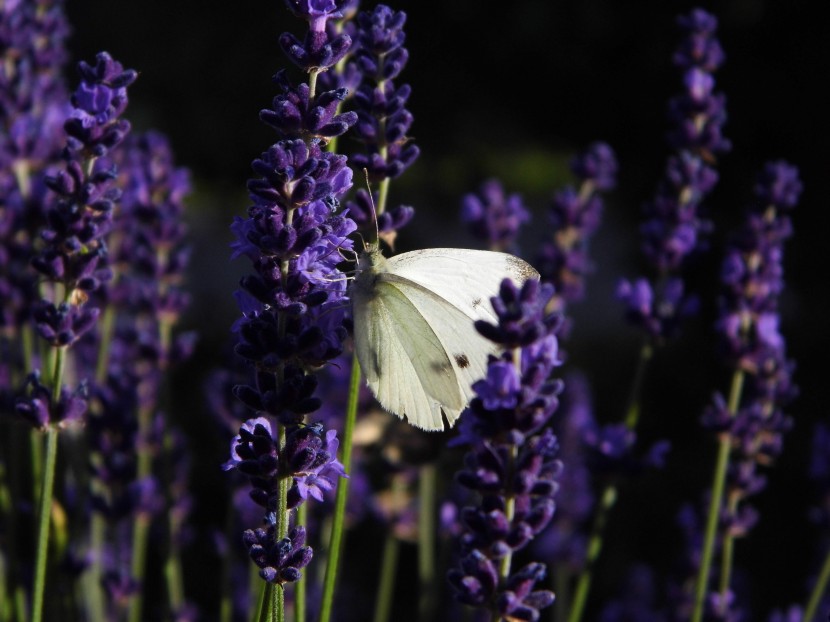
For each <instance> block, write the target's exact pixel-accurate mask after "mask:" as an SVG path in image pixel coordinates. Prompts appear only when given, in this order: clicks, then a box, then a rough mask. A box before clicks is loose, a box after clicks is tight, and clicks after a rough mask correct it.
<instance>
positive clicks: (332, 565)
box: [319, 356, 360, 622]
mask: <svg viewBox="0 0 830 622" xmlns="http://www.w3.org/2000/svg"><path fill="white" fill-rule="evenodd" d="M359 392H360V363H358V362H357V356H352V376H351V380H350V386H349V404H348V407H347V409H346V421H345V425H344V427H343V438H342V441H343V442H342V444H341V445H340V447H342V448H343V452H342V459H341V462H342V464H343V469H344V470H345V471H346V473H349V472H350V471H351V467H352V433H353V432H354V426H355V420H356V419H357V399H358V394H359ZM348 495H349V480H348V479H346V478H341V479H340V481H339V482H338V484H337V497H336V498H335V501H334V517H333V518H332V524H331V540H330V548H329V559H328V564H327V565H326V576H325V579H324V581H323V599H322V603H321V606H320V617H319V622H329V620H330V619H331V610H332V605H333V603H334V587H335V584H336V582H337V570H338V568H337V567H338V564H339V562H340V552H341V550H342V547H343V530H344V522H345V519H346V499H347V498H348Z"/></svg>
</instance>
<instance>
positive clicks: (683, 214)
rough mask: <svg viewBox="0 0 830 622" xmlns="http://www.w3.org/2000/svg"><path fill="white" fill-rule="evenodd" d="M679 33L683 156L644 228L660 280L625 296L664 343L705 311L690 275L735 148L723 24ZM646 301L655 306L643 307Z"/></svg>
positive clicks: (624, 291)
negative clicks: (721, 173)
mask: <svg viewBox="0 0 830 622" xmlns="http://www.w3.org/2000/svg"><path fill="white" fill-rule="evenodd" d="M678 25H679V26H680V28H681V30H682V31H683V35H684V37H683V39H682V40H681V42H680V44H679V46H678V49H677V52H676V53H675V55H674V63H675V65H676V66H677V67H678V68H679V69H680V70H681V72H682V81H683V91H682V92H681V93H680V94H678V95H677V96H676V97H675V98H673V99H672V100H671V101H670V102H669V117H670V120H671V122H672V124H673V127H672V129H671V130H670V132H669V142H670V144H671V145H672V147H673V148H674V149H675V152H674V153H673V154H672V155H671V156H670V157H669V159H668V162H667V163H666V171H665V175H664V178H663V179H662V180H661V181H660V183H659V185H658V187H657V191H656V193H655V196H654V198H653V199H652V200H651V201H650V202H649V203H647V204H646V205H645V207H644V214H645V217H646V219H645V221H644V222H643V224H642V226H641V234H642V236H643V253H644V255H645V257H646V260H647V261H648V263H649V265H650V267H651V268H652V270H653V272H654V273H655V275H656V277H655V278H653V279H648V280H645V279H640V280H638V281H628V280H624V281H621V283H620V285H619V287H618V289H617V297H618V298H619V300H620V301H621V302H622V303H623V304H624V306H625V308H626V317H627V319H628V320H629V321H630V322H631V323H633V324H635V325H638V326H640V327H641V328H642V329H643V330H644V332H645V333H646V335H647V336H648V338H649V339H651V340H655V341H658V342H659V341H661V340H664V339H666V338H669V337H672V336H674V335H676V333H677V332H678V329H679V326H680V321H681V320H682V319H683V318H684V317H686V316H688V315H690V314H693V313H695V312H696V310H697V304H696V301H695V300H694V298H693V296H691V295H690V294H689V293H688V292H687V291H686V286H685V283H684V280H683V278H682V271H683V269H684V268H685V267H686V266H687V264H688V263H689V262H690V260H691V259H692V258H694V256H695V255H697V254H698V253H700V252H701V251H703V250H705V248H706V242H705V239H706V238H705V236H706V235H707V234H708V233H709V232H710V230H711V228H712V225H711V223H710V222H709V221H708V220H707V219H706V218H705V215H704V214H703V206H704V200H705V199H706V197H707V195H709V194H710V193H711V192H712V190H713V188H714V187H715V184H716V183H717V181H718V174H717V170H716V169H715V168H714V166H713V165H714V163H715V161H716V157H717V156H718V155H719V154H721V153H726V152H727V151H729V150H730V148H731V145H730V143H729V141H728V140H727V139H726V138H724V137H723V134H722V128H723V125H724V123H725V122H726V103H725V101H726V100H725V98H724V96H723V94H721V93H717V92H716V91H715V88H714V87H715V80H714V75H713V74H714V72H715V71H716V70H717V69H718V68H719V67H720V65H721V63H722V62H723V59H724V55H723V51H722V49H721V47H720V43H719V42H718V40H717V39H716V38H715V30H716V28H717V19H716V18H715V17H714V16H713V15H711V14H709V13H707V12H706V11H703V10H701V9H695V10H693V11H691V12H690V13H689V14H688V15H684V16H681V17H679V18H678ZM646 298H648V299H651V300H653V302H651V303H649V304H643V303H644V301H645V299H646Z"/></svg>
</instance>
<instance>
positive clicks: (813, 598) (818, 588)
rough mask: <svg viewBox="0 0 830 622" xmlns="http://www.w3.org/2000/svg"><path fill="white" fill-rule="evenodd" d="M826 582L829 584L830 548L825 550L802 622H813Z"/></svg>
mask: <svg viewBox="0 0 830 622" xmlns="http://www.w3.org/2000/svg"><path fill="white" fill-rule="evenodd" d="M828 582H830V548H828V549H827V554H826V555H825V557H824V564H822V566H821V572H819V575H818V579H816V584H815V585H814V586H813V591H812V592H811V594H810V598H809V600H808V601H807V606H806V607H804V617H802V618H801V619H802V620H804V622H813V618H815V617H816V613H817V612H818V606H819V603H821V598H822V596H824V594H825V592H826V591H827V584H828Z"/></svg>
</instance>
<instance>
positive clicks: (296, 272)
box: [225, 0, 357, 584]
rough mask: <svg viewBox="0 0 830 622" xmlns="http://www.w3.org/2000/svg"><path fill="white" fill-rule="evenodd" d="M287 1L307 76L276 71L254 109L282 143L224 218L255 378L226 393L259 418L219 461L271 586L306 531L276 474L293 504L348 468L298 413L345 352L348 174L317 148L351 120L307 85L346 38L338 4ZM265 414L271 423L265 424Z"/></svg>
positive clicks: (242, 332) (292, 53)
mask: <svg viewBox="0 0 830 622" xmlns="http://www.w3.org/2000/svg"><path fill="white" fill-rule="evenodd" d="M286 4H287V6H288V7H289V8H290V9H291V10H292V11H293V12H294V13H295V14H296V15H297V16H299V17H301V18H303V19H305V20H306V21H307V22H308V24H309V33H308V35H307V37H306V39H305V41H304V42H300V41H299V40H298V39H296V38H295V37H294V36H293V35H290V34H284V35H283V36H282V37H281V39H280V41H281V44H282V46H283V49H284V50H285V52H286V54H287V55H288V56H289V58H290V59H291V60H292V61H293V62H294V63H295V64H297V65H299V66H300V67H302V68H304V69H306V70H307V71H308V72H309V75H310V81H309V83H308V84H301V85H299V86H298V87H296V88H294V87H292V86H290V85H289V84H288V82H287V79H286V77H285V73H284V72H280V73H279V74H277V76H276V81H277V83H278V84H279V85H280V86H281V89H282V94H281V95H278V96H277V97H276V98H275V99H274V102H273V106H272V108H271V109H270V110H265V111H263V112H262V113H261V114H260V117H261V119H262V120H263V121H264V122H266V123H267V124H269V125H271V126H272V127H274V128H275V129H277V130H278V132H279V134H280V135H281V136H283V137H284V138H285V140H281V141H280V142H278V143H276V144H274V145H272V146H271V147H270V148H269V149H268V150H267V151H266V152H264V153H263V154H262V155H261V156H260V157H259V158H257V159H255V160H254V162H253V164H252V168H253V170H254V172H255V174H256V175H257V176H258V177H257V178H256V179H251V180H249V182H248V190H249V196H250V198H251V201H252V202H253V204H252V205H251V206H250V207H249V208H248V217H247V218H246V219H242V218H236V219H235V220H234V223H233V225H232V227H231V229H232V231H233V232H234V234H235V235H236V242H234V243H233V244H232V248H233V257H240V256H245V257H247V258H248V259H249V260H250V261H251V264H252V267H253V273H251V274H248V275H246V276H245V277H243V278H242V280H241V281H240V289H239V290H238V291H237V292H236V299H237V302H238V304H239V306H240V309H241V311H242V317H241V318H240V319H239V320H238V321H237V323H236V324H235V326H234V332H235V333H236V335H237V344H236V347H235V352H236V354H237V355H238V356H239V357H241V358H242V359H243V360H244V361H245V362H246V363H247V364H248V365H250V367H251V368H252V369H254V370H255V375H254V378H253V383H252V384H249V385H248V384H240V385H237V386H236V387H234V394H235V395H236V397H237V398H239V399H240V401H241V402H242V403H244V404H245V405H246V406H248V407H249V408H250V409H251V410H252V411H254V412H255V413H256V415H257V416H256V417H255V418H252V419H249V420H248V421H247V422H246V423H244V424H243V425H242V427H241V428H240V430H239V434H238V435H237V436H236V437H235V438H234V440H233V442H232V444H231V459H230V460H229V461H228V462H227V463H226V464H225V468H226V469H236V470H238V471H240V472H241V473H243V474H244V475H247V476H248V477H249V478H250V479H251V484H252V489H251V492H250V494H251V498H252V499H253V500H254V501H255V502H256V503H258V504H259V505H260V506H262V507H263V508H264V509H265V510H266V512H267V513H266V519H267V523H268V527H267V528H266V529H258V530H255V531H248V532H246V536H245V543H246V546H247V548H248V551H249V554H250V556H251V557H252V559H253V560H254V561H255V563H256V564H257V565H258V566H259V567H260V576H261V577H262V578H263V579H264V580H266V581H268V582H271V583H276V584H282V583H285V582H290V581H296V580H297V578H299V576H300V574H299V569H300V568H302V567H303V566H305V565H306V564H307V563H308V562H309V561H310V559H311V555H312V552H311V549H310V548H309V547H305V546H304V542H305V531H304V528H303V527H301V526H295V527H294V529H293V530H292V531H291V532H290V533H288V532H287V526H288V516H287V515H286V516H283V515H280V514H279V513H278V510H279V509H280V508H282V507H284V506H283V504H282V494H283V493H282V492H281V490H283V489H282V488H281V487H280V482H283V481H286V480H287V481H288V483H289V485H290V490H289V491H288V500H287V502H288V506H289V509H290V508H294V507H297V506H298V505H299V504H301V503H303V502H304V501H305V500H306V499H308V498H309V497H313V498H316V499H320V498H322V496H323V493H324V492H325V491H328V490H331V489H332V488H333V487H334V486H335V482H336V480H337V479H338V478H339V477H342V476H345V473H344V470H343V467H342V465H341V464H340V462H339V461H337V458H336V451H337V447H338V440H337V438H336V433H335V432H334V430H329V431H325V430H324V429H323V426H322V425H320V426H318V425H316V424H315V425H307V424H306V422H305V417H306V415H309V414H310V413H312V412H314V411H316V410H317V409H318V408H320V404H321V402H320V399H319V397H317V396H315V391H316V388H317V378H316V376H315V375H314V373H313V370H316V369H318V368H319V367H321V366H322V365H324V364H325V363H326V362H328V361H331V360H332V359H334V358H335V357H337V356H338V355H339V354H340V353H341V352H342V351H343V341H344V339H345V338H346V336H347V333H346V328H345V326H344V320H345V313H346V304H345V303H346V280H345V277H344V275H343V274H342V273H341V272H340V271H339V270H338V268H337V266H338V264H339V263H340V262H341V261H342V255H341V252H342V250H344V249H346V250H350V249H351V248H352V241H351V240H350V239H349V238H348V236H349V234H351V233H352V232H353V231H354V230H355V224H354V222H353V221H352V220H351V219H350V218H346V217H344V216H343V215H342V214H339V215H338V214H336V212H337V210H338V208H339V201H340V198H341V197H342V196H343V195H344V194H345V192H346V191H347V190H348V189H349V188H350V187H351V181H352V171H351V169H350V168H348V167H347V166H346V157H345V156H341V155H337V154H335V153H331V152H326V151H323V147H324V146H325V144H326V142H327V141H328V139H329V138H332V137H335V136H339V135H340V134H342V133H343V132H345V131H346V130H347V129H348V128H349V127H350V126H351V125H353V124H354V123H355V122H356V120H357V116H356V115H355V114H354V113H342V114H341V113H339V110H338V108H339V102H340V101H342V100H343V98H344V97H345V89H339V90H337V91H324V92H322V93H316V91H315V84H316V75H317V73H318V72H319V71H320V70H323V69H327V68H328V67H330V66H332V65H334V64H335V63H337V62H338V61H339V60H340V59H341V58H343V56H344V55H345V54H346V53H347V52H348V50H349V48H350V46H351V39H350V38H349V36H348V35H345V34H339V35H333V36H332V35H330V33H329V29H328V28H327V23H328V21H329V20H332V19H338V18H340V17H341V13H340V7H341V6H344V3H336V2H333V1H326V0H323V1H321V2H297V1H293V0H292V1H288V2H287V3H286ZM269 418H270V419H269ZM272 420H273V421H275V422H276V423H277V425H278V426H279V427H277V428H276V429H275V430H274V432H273V433H272V427H271V421H272ZM276 540H279V542H276ZM275 542H276V544H275Z"/></svg>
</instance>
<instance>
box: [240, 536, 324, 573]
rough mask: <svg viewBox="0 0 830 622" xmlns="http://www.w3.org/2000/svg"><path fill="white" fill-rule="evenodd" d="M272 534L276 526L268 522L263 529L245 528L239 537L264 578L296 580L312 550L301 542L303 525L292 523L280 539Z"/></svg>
mask: <svg viewBox="0 0 830 622" xmlns="http://www.w3.org/2000/svg"><path fill="white" fill-rule="evenodd" d="M275 534H276V528H275V527H274V525H273V524H269V525H268V527H266V528H265V529H262V528H259V529H249V530H247V531H246V532H245V533H244V534H243V536H242V538H243V541H244V543H245V546H246V547H247V548H248V551H249V553H250V556H251V559H252V560H253V561H254V563H255V564H256V565H257V566H259V567H260V571H259V576H260V577H262V578H263V579H264V580H265V581H268V582H269V583H274V584H276V585H283V584H284V583H290V582H293V581H297V580H298V579H299V578H300V576H301V573H300V570H301V569H303V568H305V567H306V566H307V565H308V563H309V562H310V561H311V557H312V554H313V553H312V550H311V547H308V546H305V536H306V534H305V529H304V528H303V527H294V528H293V529H292V530H291V531H289V532H288V535H287V536H286V537H285V538H282V539H281V540H277V539H276V537H275Z"/></svg>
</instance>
